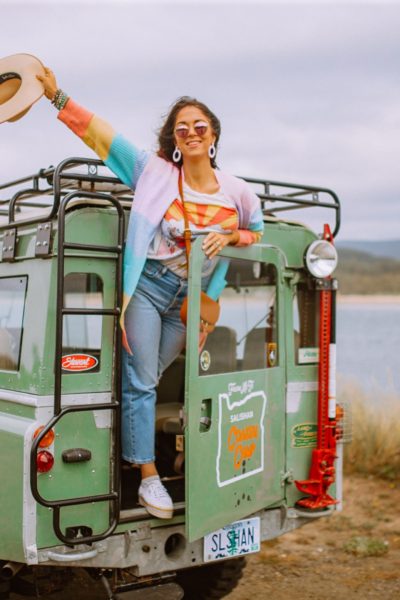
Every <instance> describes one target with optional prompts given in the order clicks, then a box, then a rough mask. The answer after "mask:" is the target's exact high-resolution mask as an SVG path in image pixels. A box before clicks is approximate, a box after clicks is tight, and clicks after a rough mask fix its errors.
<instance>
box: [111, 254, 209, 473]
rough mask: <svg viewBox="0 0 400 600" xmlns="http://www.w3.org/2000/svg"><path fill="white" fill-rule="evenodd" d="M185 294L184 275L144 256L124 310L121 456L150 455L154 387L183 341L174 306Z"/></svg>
mask: <svg viewBox="0 0 400 600" xmlns="http://www.w3.org/2000/svg"><path fill="white" fill-rule="evenodd" d="M205 283H206V282H205ZM186 295H187V280H186V279H182V278H180V277H178V276H177V275H175V274H174V273H173V272H172V271H170V270H169V269H167V267H165V266H164V265H162V264H161V263H160V262H159V261H157V260H147V261H146V264H145V267H144V269H143V272H142V274H141V276H140V279H139V283H138V285H137V288H136V290H135V293H134V295H133V296H132V299H131V301H130V303H129V306H128V308H127V311H126V313H125V324H126V333H127V336H128V342H129V346H130V347H131V348H132V352H133V354H132V355H131V354H128V352H126V351H125V350H124V349H123V350H122V352H123V361H122V456H123V458H124V459H125V460H127V461H129V462H132V463H135V464H145V463H149V462H153V461H154V459H155V449H154V448H155V439H154V437H155V404H156V387H157V384H158V381H159V379H160V376H161V374H162V373H163V371H164V370H165V369H166V368H167V367H168V366H169V365H170V364H171V363H172V362H173V361H174V359H175V358H176V357H177V356H178V354H179V353H180V352H181V350H182V348H183V347H184V344H185V339H186V328H185V326H184V325H183V323H182V322H181V319H180V314H179V311H180V307H181V304H182V301H183V299H184V298H185V296H186Z"/></svg>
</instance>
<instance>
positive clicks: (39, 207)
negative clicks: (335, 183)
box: [0, 157, 340, 237]
mask: <svg viewBox="0 0 400 600" xmlns="http://www.w3.org/2000/svg"><path fill="white" fill-rule="evenodd" d="M242 179H244V180H245V181H247V182H248V183H250V184H252V185H253V186H254V188H255V191H256V193H257V195H258V197H259V198H260V201H261V206H262V210H263V214H264V215H265V216H276V215H278V214H279V213H281V212H286V211H290V210H296V209H303V208H310V207H312V208H326V209H331V210H333V211H334V212H335V226H334V230H333V236H334V237H335V236H336V235H337V233H338V232H339V228H340V202H339V198H338V197H337V195H336V194H335V193H334V192H333V191H332V190H330V189H328V188H322V187H315V186H311V185H301V184H295V183H285V182H280V181H272V180H267V179H256V178H253V177H242ZM260 187H261V190H260ZM257 188H258V189H257ZM73 190H82V191H85V192H99V191H101V192H107V193H110V194H112V195H113V196H114V198H117V199H118V200H119V201H120V202H121V203H125V204H128V205H129V204H130V203H131V202H132V200H133V197H134V194H133V192H132V190H131V189H130V188H129V187H128V186H126V185H124V184H123V183H122V182H121V181H120V179H118V177H116V176H115V175H112V174H111V171H109V169H108V168H107V167H106V166H105V165H104V163H103V162H102V161H101V160H99V159H95V158H78V157H72V158H67V159H65V160H63V161H61V162H60V163H59V165H57V167H53V166H51V167H49V168H48V169H40V170H39V171H38V172H37V173H35V174H34V175H28V176H27V177H23V178H20V179H16V180H14V181H10V182H8V183H5V184H1V185H0V231H1V230H3V229H7V228H11V227H20V226H21V225H27V224H33V223H42V222H46V221H49V220H51V219H53V218H54V217H55V216H56V215H57V213H58V209H59V206H60V201H61V199H62V198H63V197H64V196H65V195H66V194H68V193H70V192H71V191H73ZM4 193H5V194H7V197H6V198H1V196H3V194H4ZM86 203H87V198H86ZM17 213H19V216H20V217H22V218H18V219H17V218H16V214H17ZM1 217H5V219H1ZM23 217H25V218H23Z"/></svg>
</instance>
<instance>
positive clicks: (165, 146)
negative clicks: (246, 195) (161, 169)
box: [157, 96, 221, 169]
mask: <svg viewBox="0 0 400 600" xmlns="http://www.w3.org/2000/svg"><path fill="white" fill-rule="evenodd" d="M185 106H195V107H196V108H198V109H199V110H201V112H203V113H204V115H205V116H206V117H207V118H208V119H209V121H210V123H211V127H212V129H213V132H214V133H215V137H216V139H215V149H217V146H218V140H219V137H220V135H221V123H220V121H219V119H218V118H217V117H216V116H215V115H214V113H213V112H212V111H211V110H210V109H209V108H208V106H206V105H205V104H203V103H202V102H199V100H196V98H191V97H190V96H182V97H181V98H178V100H176V102H175V103H174V104H173V105H172V106H171V108H170V110H169V113H168V114H167V115H166V116H165V120H164V125H163V126H162V127H161V129H160V130H159V132H158V146H159V149H158V151H157V155H158V156H161V158H164V159H165V160H168V161H169V162H174V161H173V160H172V154H173V152H174V150H175V138H174V129H175V122H176V117H177V114H178V113H179V111H180V110H182V108H185ZM210 162H211V166H212V167H213V168H214V169H215V168H216V167H217V163H216V162H215V157H214V158H210ZM174 164H176V166H182V159H181V160H180V161H179V163H174Z"/></svg>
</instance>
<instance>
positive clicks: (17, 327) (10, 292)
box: [0, 277, 28, 371]
mask: <svg viewBox="0 0 400 600" xmlns="http://www.w3.org/2000/svg"><path fill="white" fill-rule="evenodd" d="M27 284H28V277H7V278H1V279H0V369H3V370H5V371H18V369H19V359H20V353H21V342H22V332H23V321H24V309H25V296H26V288H27Z"/></svg>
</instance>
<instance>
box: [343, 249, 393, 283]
mask: <svg viewBox="0 0 400 600" xmlns="http://www.w3.org/2000/svg"><path fill="white" fill-rule="evenodd" d="M398 243H399V244H400V242H398ZM338 253H339V263H338V267H337V269H336V271H335V277H336V278H337V279H338V281H339V292H340V293H341V294H400V260H396V259H393V258H383V257H381V256H374V255H373V254H368V253H367V252H361V251H359V250H350V249H347V248H341V245H340V244H338Z"/></svg>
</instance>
